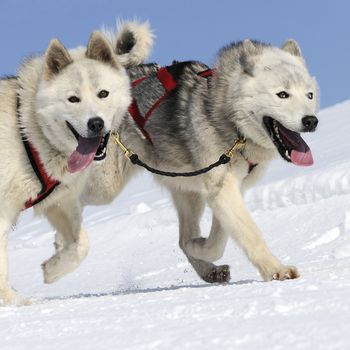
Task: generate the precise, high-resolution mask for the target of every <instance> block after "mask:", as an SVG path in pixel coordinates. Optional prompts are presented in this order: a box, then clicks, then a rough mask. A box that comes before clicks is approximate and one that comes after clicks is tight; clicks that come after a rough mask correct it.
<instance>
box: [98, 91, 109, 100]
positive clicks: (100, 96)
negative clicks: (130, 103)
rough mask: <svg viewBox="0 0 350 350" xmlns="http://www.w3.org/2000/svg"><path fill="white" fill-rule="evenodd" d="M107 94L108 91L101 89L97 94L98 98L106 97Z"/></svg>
mask: <svg viewBox="0 0 350 350" xmlns="http://www.w3.org/2000/svg"><path fill="white" fill-rule="evenodd" d="M108 95H109V92H108V91H107V90H101V91H100V92H99V93H98V95H97V96H98V97H99V98H106V97H107V96H108Z"/></svg>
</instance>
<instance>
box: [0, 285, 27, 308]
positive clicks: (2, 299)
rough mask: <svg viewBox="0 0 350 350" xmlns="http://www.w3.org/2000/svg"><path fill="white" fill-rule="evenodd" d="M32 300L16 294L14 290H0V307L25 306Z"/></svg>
mask: <svg viewBox="0 0 350 350" xmlns="http://www.w3.org/2000/svg"><path fill="white" fill-rule="evenodd" d="M31 304H32V300H31V299H28V298H25V297H23V296H22V295H20V294H18V293H17V292H16V291H15V290H14V289H12V288H7V289H6V290H3V289H2V290H0V306H27V305H31Z"/></svg>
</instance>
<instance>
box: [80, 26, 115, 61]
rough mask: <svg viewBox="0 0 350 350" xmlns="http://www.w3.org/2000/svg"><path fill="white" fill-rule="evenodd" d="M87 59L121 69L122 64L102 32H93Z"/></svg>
mask: <svg viewBox="0 0 350 350" xmlns="http://www.w3.org/2000/svg"><path fill="white" fill-rule="evenodd" d="M86 57H87V58H91V59H93V60H97V61H100V62H103V63H106V64H109V65H111V66H112V67H114V68H120V64H119V62H118V61H117V58H116V56H115V54H114V52H113V48H112V46H111V45H110V44H109V42H108V41H107V40H106V39H105V38H104V36H103V35H102V34H101V33H100V32H93V33H92V35H91V37H90V40H89V43H88V47H87V50H86Z"/></svg>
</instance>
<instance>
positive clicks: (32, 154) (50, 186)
mask: <svg viewBox="0 0 350 350" xmlns="http://www.w3.org/2000/svg"><path fill="white" fill-rule="evenodd" d="M22 140H23V143H24V147H25V149H26V152H27V155H28V158H29V161H30V164H31V166H32V168H33V170H34V172H35V174H36V176H37V178H38V180H39V181H40V184H41V191H40V192H39V193H38V194H37V196H36V198H30V199H28V200H27V201H26V202H25V204H24V208H23V210H24V209H28V208H31V207H32V206H34V205H35V204H38V203H39V202H41V201H42V200H44V199H45V198H46V197H47V196H49V195H50V194H51V193H52V191H53V190H54V189H55V188H56V187H57V186H58V185H59V184H60V182H59V181H57V180H55V179H53V178H51V177H50V176H49V175H48V174H47V172H46V170H45V168H44V165H43V163H42V161H41V159H40V156H39V153H38V151H37V150H36V149H35V148H34V147H33V145H32V144H31V143H30V142H29V141H27V140H25V139H24V137H23V135H22Z"/></svg>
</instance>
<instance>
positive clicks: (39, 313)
mask: <svg viewBox="0 0 350 350" xmlns="http://www.w3.org/2000/svg"><path fill="white" fill-rule="evenodd" d="M349 113H350V102H345V103H343V104H340V105H337V106H334V107H332V108H329V109H327V110H325V111H323V112H321V113H320V122H321V125H320V129H319V131H318V132H317V133H315V134H313V135H309V136H308V137H307V140H308V141H309V144H310V146H311V149H312V150H313V153H314V158H315V161H316V163H315V166H314V167H313V168H312V169H302V168H296V167H293V166H291V165H289V164H286V163H285V162H283V161H282V160H278V161H275V162H274V163H273V165H272V167H271V169H270V171H269V173H268V174H267V175H266V177H265V179H264V180H263V182H262V185H261V186H260V187H256V188H255V189H253V190H252V191H250V192H249V193H247V196H246V201H247V204H248V206H249V207H250V209H251V211H252V214H253V216H254V219H255V220H256V221H257V223H258V225H259V226H260V227H261V229H262V231H263V232H264V235H265V237H266V240H267V241H268V243H269V246H270V247H271V249H272V251H273V252H274V253H275V255H277V256H278V257H279V258H280V259H281V260H282V261H284V262H285V263H288V264H295V265H297V266H298V268H299V270H300V272H301V276H302V277H301V278H299V279H298V280H293V281H285V282H277V281H274V282H268V283H264V282H262V280H261V278H260V276H259V275H258V274H257V272H256V270H255V269H254V268H253V267H252V266H251V265H250V264H249V263H248V261H247V259H246V258H245V257H244V255H243V254H242V253H241V252H240V250H239V249H238V248H237V247H236V246H235V245H234V244H233V243H230V245H229V246H228V247H227V251H226V254H225V256H224V258H223V259H222V263H228V264H230V265H231V275H232V281H231V283H230V284H228V285H224V286H220V285H209V284H206V283H204V282H202V281H201V280H200V279H199V278H198V277H197V275H196V274H195V273H194V272H193V270H192V268H191V267H190V265H189V264H188V263H187V261H186V259H185V257H184V255H183V254H182V253H181V251H180V250H179V248H178V245H177V237H178V234H177V219H176V214H175V211H174V210H173V208H172V205H171V203H170V201H169V199H168V196H167V194H166V192H165V191H164V190H161V189H159V188H158V187H156V186H155V185H153V184H152V180H151V178H150V177H145V176H143V177H142V183H141V181H140V178H138V179H136V180H135V182H134V186H129V187H128V188H127V189H126V191H125V192H124V193H122V195H121V196H120V197H119V198H118V199H117V200H116V201H115V203H114V204H113V205H111V206H108V207H99V208H96V207H89V208H87V209H86V211H85V215H84V219H85V226H86V228H87V230H88V232H89V236H90V240H91V251H90V254H89V256H88V258H87V259H86V261H85V262H84V263H83V264H82V266H81V267H80V268H79V269H78V270H77V271H76V272H75V273H73V274H71V275H70V276H67V277H66V278H64V279H63V280H62V281H60V282H58V283H56V284H53V285H45V284H43V282H42V276H41V270H40V264H41V262H42V261H43V260H44V259H46V258H47V257H49V256H50V254H51V252H52V242H53V234H54V233H53V231H52V230H51V229H50V227H49V226H48V225H47V224H46V223H45V222H44V221H42V220H41V219H33V218H32V217H31V213H29V212H28V213H25V214H24V215H23V216H22V217H21V219H20V220H19V222H18V227H17V229H16V230H15V231H14V232H12V233H11V239H10V245H9V250H10V263H11V271H10V272H11V282H12V284H13V285H14V286H15V287H16V288H17V289H18V290H19V291H20V292H21V293H23V294H25V295H27V296H32V297H35V298H36V299H37V300H39V302H38V303H37V304H34V305H32V306H28V307H22V308H9V307H4V308H0V349H1V350H5V349H6V350H7V349H8V350H16V349H26V350H28V349H31V350H32V349H42V350H46V349H84V350H86V349H191V350H192V349H283V350H284V349H293V350H294V349H327V350H328V349H350V297H349V290H350V159H349V156H348V155H349V153H350V142H349V140H348V137H349V136H348V135H350V124H349V123H348V122H347V120H348V118H349ZM286 178H288V179H287V180H286ZM272 181H273V182H272ZM145 183H146V185H145ZM148 184H149V186H148ZM141 185H142V187H141ZM141 188H142V189H144V188H147V191H145V190H141ZM209 227H210V213H209V211H207V212H206V213H205V216H204V218H203V222H202V228H203V231H204V232H206V231H207V230H208V228H209Z"/></svg>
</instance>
